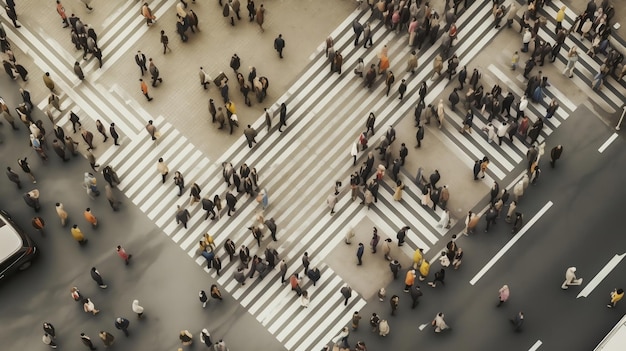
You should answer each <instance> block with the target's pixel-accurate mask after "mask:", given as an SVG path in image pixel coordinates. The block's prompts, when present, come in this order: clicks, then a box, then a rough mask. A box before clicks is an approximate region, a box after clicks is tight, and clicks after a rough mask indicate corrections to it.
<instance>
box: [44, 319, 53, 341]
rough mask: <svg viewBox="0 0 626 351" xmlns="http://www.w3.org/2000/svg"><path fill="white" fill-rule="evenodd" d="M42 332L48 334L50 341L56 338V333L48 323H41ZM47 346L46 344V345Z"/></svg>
mask: <svg viewBox="0 0 626 351" xmlns="http://www.w3.org/2000/svg"><path fill="white" fill-rule="evenodd" d="M43 331H44V333H46V334H48V336H49V337H50V338H51V339H54V338H56V332H55V330H54V326H53V325H52V324H51V323H49V322H43ZM46 345H48V344H46Z"/></svg>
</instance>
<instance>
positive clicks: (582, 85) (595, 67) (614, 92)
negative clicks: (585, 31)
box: [539, 0, 626, 113]
mask: <svg viewBox="0 0 626 351" xmlns="http://www.w3.org/2000/svg"><path fill="white" fill-rule="evenodd" d="M562 6H565V4H563V3H562V2H561V1H559V0H556V1H551V2H548V3H546V4H545V5H544V7H543V9H542V10H541V11H543V12H544V13H545V14H546V17H547V18H550V19H552V18H555V17H556V14H557V12H558V11H559V9H560V8H561V7H562ZM565 7H566V11H565V19H564V20H563V26H564V28H566V29H569V28H571V26H572V25H573V24H574V22H575V21H576V17H577V14H576V13H574V12H572V11H571V10H569V9H567V6H565ZM555 29H556V25H555V24H554V23H553V21H551V20H549V21H548V23H547V25H546V26H545V28H544V27H540V29H539V36H540V37H541V38H542V39H544V40H548V39H549V41H552V43H554V42H555V41H556V33H555ZM572 47H577V48H578V49H579V51H578V53H579V55H578V62H577V63H576V66H575V69H574V78H572V81H573V82H574V84H576V86H577V87H578V88H579V89H581V90H583V91H585V92H586V94H587V96H588V97H589V98H590V99H591V100H592V101H593V102H594V103H596V104H598V105H599V106H601V107H602V108H603V109H604V110H605V111H606V112H608V113H615V112H616V111H619V110H620V109H621V108H622V106H623V105H624V96H625V95H626V84H625V83H624V81H623V80H622V81H616V80H615V79H613V78H612V77H609V78H608V79H605V81H604V84H603V87H602V89H600V90H597V91H593V90H592V89H591V85H592V83H593V80H594V77H595V75H596V74H597V73H598V72H599V71H600V66H601V65H602V63H603V61H604V59H603V58H602V57H601V54H598V55H595V56H594V57H591V56H589V55H587V54H586V52H587V50H589V48H590V47H591V42H590V41H589V40H583V39H582V38H581V36H580V35H579V34H576V33H572V34H570V35H569V36H568V37H567V38H566V40H565V43H564V45H563V47H562V49H561V52H563V53H565V52H567V51H569V49H570V48H572ZM566 64H567V58H566V56H565V55H559V56H558V57H557V61H556V62H555V65H556V67H557V68H559V70H561V71H562V70H563V69H564V68H565V65H566Z"/></svg>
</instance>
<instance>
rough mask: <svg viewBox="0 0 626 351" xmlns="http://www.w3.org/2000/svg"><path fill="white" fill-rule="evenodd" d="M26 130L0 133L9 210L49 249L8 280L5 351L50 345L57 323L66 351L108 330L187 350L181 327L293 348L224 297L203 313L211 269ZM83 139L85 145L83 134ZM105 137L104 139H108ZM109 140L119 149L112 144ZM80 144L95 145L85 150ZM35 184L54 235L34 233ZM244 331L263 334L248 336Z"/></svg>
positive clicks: (246, 343) (138, 343) (0, 193)
mask: <svg viewBox="0 0 626 351" xmlns="http://www.w3.org/2000/svg"><path fill="white" fill-rule="evenodd" d="M0 86H1V87H2V88H1V89H0V96H2V97H3V98H4V99H5V101H7V103H8V105H9V107H10V108H11V109H13V108H14V107H15V106H16V104H17V103H18V102H19V101H20V99H21V98H20V96H19V93H18V92H17V87H16V85H14V84H13V83H12V82H11V81H9V80H8V79H7V77H6V75H2V76H0ZM14 87H15V89H13V88H14ZM13 114H14V115H15V112H13ZM33 119H35V120H36V119H41V120H43V121H44V126H45V129H46V132H47V135H48V143H51V140H52V138H53V137H54V134H53V132H52V126H51V124H50V122H49V120H48V119H47V117H45V115H44V114H43V113H42V112H41V111H35V113H34V114H33ZM19 128H20V130H19V131H16V132H13V131H12V130H11V128H10V126H8V124H7V123H4V125H3V126H1V127H0V135H2V140H3V142H2V144H0V149H1V150H2V152H1V153H0V164H2V166H3V174H2V177H0V184H1V185H0V207H1V208H2V209H5V210H7V211H9V213H10V214H11V215H12V216H13V217H14V219H15V220H16V222H17V223H18V224H19V225H20V226H21V227H22V228H24V229H25V230H26V231H27V232H28V233H29V234H31V236H32V238H33V239H34V241H35V242H36V244H37V246H38V247H39V249H40V256H39V258H38V260H37V261H36V262H35V263H34V264H33V265H32V266H31V267H30V268H29V269H28V270H26V271H24V272H21V273H20V274H17V275H15V276H13V277H11V278H9V279H7V280H6V281H3V282H1V283H0V316H1V317H0V320H2V325H3V328H1V330H0V340H1V342H0V343H1V344H2V347H1V348H2V349H16V348H22V349H25V350H45V349H47V347H46V346H45V345H43V343H42V342H41V335H42V334H43V330H42V328H41V324H42V323H43V322H44V321H48V322H50V323H52V324H53V325H54V326H55V328H56V332H57V335H58V336H57V343H58V344H59V349H64V350H79V349H83V348H84V346H83V345H82V343H81V341H80V333H81V332H85V333H86V334H87V335H89V336H91V338H92V340H93V341H94V344H95V345H96V346H102V343H101V342H100V340H99V339H98V332H99V331H100V330H106V331H108V332H110V333H112V334H114V335H115V337H116V339H117V340H116V342H115V345H114V346H113V347H112V348H111V349H117V350H175V349H176V348H177V347H178V346H180V342H179V341H178V333H179V331H180V330H181V329H188V330H189V331H190V332H191V333H192V334H193V335H194V338H195V342H196V343H199V336H200V331H201V330H202V329H203V328H207V329H208V330H209V332H210V333H211V334H212V336H213V339H219V338H223V339H224V341H225V342H226V343H227V345H228V346H229V347H230V348H231V349H232V350H244V349H252V348H256V347H258V348H259V349H263V350H281V349H283V347H282V346H281V345H280V344H279V343H278V341H277V340H276V339H275V338H274V337H273V336H272V335H270V334H269V333H268V332H267V331H266V330H265V329H264V328H263V327H262V326H261V325H260V324H259V323H258V322H256V320H255V319H254V318H252V317H251V316H250V314H248V313H247V312H246V310H245V309H243V308H242V307H241V305H240V304H239V303H238V302H236V301H235V300H233V299H232V298H230V297H229V296H227V294H224V292H223V291H222V293H223V295H224V301H222V302H217V301H215V300H212V301H210V302H209V305H208V306H207V307H206V309H204V310H203V309H202V306H201V303H200V302H199V300H198V291H199V290H200V289H204V290H205V291H207V293H208V291H209V288H210V286H211V284H212V283H213V281H212V279H211V278H210V277H209V276H208V275H207V274H206V273H205V272H204V271H203V270H201V269H198V266H197V265H196V264H195V263H194V262H193V261H192V260H190V259H189V257H188V256H187V255H185V254H184V252H182V251H180V249H179V248H178V246H177V245H172V244H171V241H170V240H169V238H168V237H167V236H165V235H163V234H162V233H161V232H160V231H159V230H157V228H156V227H155V226H154V224H152V223H151V222H150V221H149V220H148V218H147V217H146V216H145V215H144V214H143V213H142V212H141V211H139V210H138V209H137V208H136V207H135V206H134V205H132V203H130V202H129V201H126V202H125V203H124V198H123V195H121V194H120V195H119V196H120V199H121V200H122V202H123V204H122V206H121V210H120V211H118V212H113V211H112V210H111V208H110V207H109V204H108V202H107V200H106V198H105V197H104V192H103V194H102V195H100V197H97V198H96V199H95V200H92V199H90V198H89V197H88V196H87V194H86V193H85V190H84V189H83V188H82V185H81V184H82V174H83V172H85V171H90V170H91V169H90V167H89V163H88V162H87V160H86V159H84V158H83V157H80V156H77V157H74V158H73V159H72V160H71V161H70V162H67V163H63V162H62V161H61V159H60V158H59V157H58V156H57V155H56V154H55V153H54V151H52V150H49V152H48V156H49V160H48V161H47V162H46V163H45V164H44V162H43V161H41V159H40V158H39V156H38V155H36V153H35V152H34V151H33V150H32V148H30V147H29V145H28V134H27V130H26V128H25V127H24V125H23V124H20V125H19ZM94 132H95V131H94ZM66 133H67V131H66ZM69 133H70V134H71V131H69ZM66 135H67V134H66ZM75 136H76V137H77V139H76V140H77V141H78V140H80V141H81V143H82V138H80V135H79V134H75ZM96 138H97V139H98V141H100V140H101V137H98V136H97V137H96ZM109 143H112V141H111V140H110V139H109V141H107V144H109ZM82 144H84V143H82ZM109 145H110V144H109ZM80 147H81V150H84V149H85V146H84V145H81V146H80ZM24 156H27V157H28V160H29V162H30V165H31V168H32V170H33V173H34V174H35V177H36V178H37V184H32V183H31V182H30V181H29V180H28V179H27V176H26V174H24V173H23V172H22V171H21V169H19V166H18V165H17V162H16V160H17V158H18V157H24ZM6 166H11V167H12V168H13V169H14V170H16V172H18V173H19V174H20V178H21V179H22V184H23V190H18V189H17V188H16V187H15V185H14V184H13V183H11V182H9V180H8V179H7V178H6V176H5V175H4V170H5V169H6ZM104 183H105V182H104V179H103V178H102V176H101V175H98V186H99V188H100V190H101V191H103V187H104ZM35 187H36V188H38V189H39V190H40V192H41V195H40V200H41V207H42V208H41V211H40V212H39V213H38V215H39V216H41V217H42V218H44V220H45V222H46V228H45V232H46V233H45V236H41V235H40V234H39V233H36V232H35V230H34V229H33V228H32V226H31V224H30V220H31V218H32V217H33V216H34V215H35V212H34V211H33V210H32V209H31V208H29V207H27V206H26V204H25V203H24V201H23V199H22V197H21V195H22V192H26V191H28V190H30V189H32V188H35ZM57 201H60V202H63V204H64V205H65V208H66V210H67V211H68V213H69V220H68V224H67V227H65V228H63V227H62V226H61V224H60V220H59V219H58V217H57V215H56V212H55V206H54V205H55V203H56V202H57ZM86 207H90V208H91V209H92V211H93V213H94V214H95V215H96V216H97V217H98V221H99V226H98V228H97V229H92V228H90V225H89V223H87V221H86V220H85V219H84V218H83V215H82V212H83V211H84V209H85V208H86ZM74 223H76V224H78V225H79V227H80V228H81V229H82V231H83V233H84V234H85V236H86V237H87V238H88V239H89V242H88V243H87V244H86V245H85V246H84V247H80V246H79V245H78V244H77V243H76V242H75V241H74V240H73V238H72V237H71V235H70V227H71V225H72V224H74ZM118 244H120V245H122V246H124V247H125V248H126V250H127V251H128V252H129V253H131V254H133V258H132V260H131V264H130V265H129V266H125V265H124V263H123V262H122V260H120V258H119V257H118V256H117V254H116V252H115V247H116V246H117V245H118ZM92 266H95V267H97V268H98V270H99V271H100V273H101V275H102V276H103V278H104V280H105V282H106V283H107V284H108V288H107V289H100V288H98V286H97V284H96V283H95V282H94V281H93V280H92V279H91V277H90V274H89V271H90V269H91V267H92ZM72 286H77V287H78V288H79V289H80V291H81V293H82V294H83V295H84V296H86V297H90V298H91V299H92V301H93V302H94V304H95V305H96V308H98V309H100V310H101V312H100V313H99V314H98V315H96V316H92V315H88V314H86V313H84V312H83V310H82V305H81V304H79V303H76V302H74V301H73V300H72V299H71V297H70V290H69V289H70V288H71V287H72ZM134 299H139V301H140V304H141V305H142V306H143V307H144V308H145V318H143V319H142V320H139V321H138V320H137V319H136V316H135V315H134V313H133V312H132V311H131V303H132V301H133V300H134ZM119 316H124V317H126V318H128V319H129V320H130V321H131V324H130V329H129V330H130V337H129V338H125V337H124V336H123V334H122V333H121V332H119V331H118V330H116V329H115V327H114V325H113V322H114V320H115V318H116V317H119ZM242 331H243V332H245V335H253V336H254V337H241V335H242ZM214 341H215V340H214Z"/></svg>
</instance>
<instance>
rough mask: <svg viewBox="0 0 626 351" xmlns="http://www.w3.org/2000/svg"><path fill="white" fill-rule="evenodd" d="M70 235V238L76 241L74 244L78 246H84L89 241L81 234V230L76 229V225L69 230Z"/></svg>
mask: <svg viewBox="0 0 626 351" xmlns="http://www.w3.org/2000/svg"><path fill="white" fill-rule="evenodd" d="M70 233H71V234H72V237H73V238H74V240H76V242H78V243H79V244H80V245H84V244H86V243H87V241H88V240H89V239H86V238H85V235H84V234H83V232H82V230H80V228H78V225H77V224H74V225H73V226H72V228H71V229H70Z"/></svg>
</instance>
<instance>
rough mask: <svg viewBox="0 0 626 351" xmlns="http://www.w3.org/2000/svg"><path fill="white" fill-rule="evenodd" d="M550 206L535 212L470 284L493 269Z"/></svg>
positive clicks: (547, 205) (549, 203)
mask: <svg viewBox="0 0 626 351" xmlns="http://www.w3.org/2000/svg"><path fill="white" fill-rule="evenodd" d="M552 205H553V203H552V201H548V202H547V203H546V204H545V205H544V206H543V207H542V208H541V210H539V212H537V214H536V215H535V216H534V217H533V218H531V219H530V221H528V223H526V224H525V225H524V226H523V227H522V229H521V230H520V231H519V232H518V233H517V234H515V236H514V237H513V238H512V239H511V240H509V242H508V243H506V245H504V247H503V248H502V249H500V251H498V253H497V254H496V255H495V256H493V258H491V260H489V262H487V264H486V265H485V266H484V267H483V268H482V269H481V270H480V271H479V272H478V273H477V274H476V275H475V276H474V278H472V280H470V284H472V285H476V283H477V282H478V280H480V278H482V277H483V275H485V273H487V271H489V269H490V268H491V267H493V266H494V265H495V264H496V262H498V260H499V259H500V258H502V256H504V254H505V253H506V252H507V251H509V249H510V248H511V247H513V245H514V244H515V243H516V242H517V241H518V240H519V239H521V238H522V236H524V234H525V233H526V232H527V231H528V229H530V227H532V226H533V224H535V222H537V221H538V220H539V218H541V216H543V215H544V214H545V213H546V212H547V211H548V210H549V209H550V207H552Z"/></svg>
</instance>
